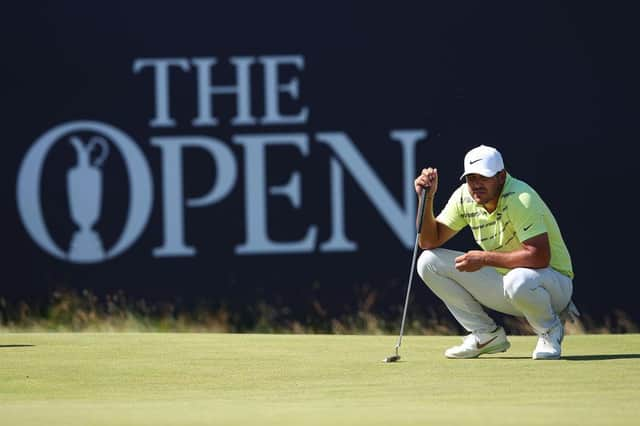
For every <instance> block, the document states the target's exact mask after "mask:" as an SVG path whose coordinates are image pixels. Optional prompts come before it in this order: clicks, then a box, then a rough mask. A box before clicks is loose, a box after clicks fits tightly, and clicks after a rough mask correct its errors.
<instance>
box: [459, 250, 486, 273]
mask: <svg viewBox="0 0 640 426" xmlns="http://www.w3.org/2000/svg"><path fill="white" fill-rule="evenodd" d="M484 257H485V256H484V251H482V250H471V251H468V252H466V253H465V254H463V255H462V256H458V257H456V269H457V270H458V271H461V272H475V271H477V270H478V269H480V268H482V267H483V266H484Z"/></svg>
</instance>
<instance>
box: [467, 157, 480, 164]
mask: <svg viewBox="0 0 640 426" xmlns="http://www.w3.org/2000/svg"><path fill="white" fill-rule="evenodd" d="M480 160H482V158H478V159H477V160H473V161H471V160H469V164H473V163H477V162H478V161H480Z"/></svg>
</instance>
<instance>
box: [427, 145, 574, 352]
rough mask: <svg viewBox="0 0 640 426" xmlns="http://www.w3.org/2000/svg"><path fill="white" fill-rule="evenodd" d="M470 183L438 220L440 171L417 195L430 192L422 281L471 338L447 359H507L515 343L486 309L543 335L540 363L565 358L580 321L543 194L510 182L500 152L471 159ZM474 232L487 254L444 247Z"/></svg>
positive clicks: (431, 171) (430, 172)
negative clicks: (567, 326)
mask: <svg viewBox="0 0 640 426" xmlns="http://www.w3.org/2000/svg"><path fill="white" fill-rule="evenodd" d="M461 179H465V181H466V182H465V183H463V184H462V185H460V186H459V187H458V189H456V190H455V191H454V192H453V194H452V195H451V197H450V198H449V201H448V202H447V204H446V206H445V207H444V209H443V210H442V212H441V213H440V214H439V215H438V217H434V214H433V198H434V196H435V194H436V192H437V190H438V170H437V169H435V168H426V169H423V170H422V173H421V174H420V176H418V177H417V178H416V180H415V187H416V192H418V195H420V193H421V191H422V188H423V187H430V191H429V194H428V197H427V201H426V207H425V209H424V218H423V225H422V231H421V233H420V241H419V243H420V247H421V248H422V249H424V250H425V251H423V252H422V254H421V255H420V258H419V260H418V264H417V268H418V274H419V275H420V277H421V278H422V280H423V281H424V282H425V283H426V284H427V286H428V287H429V288H430V289H431V290H432V291H433V292H434V293H435V294H436V296H438V297H439V298H440V299H442V301H443V302H444V303H445V305H446V306H447V308H448V309H449V311H451V313H452V314H453V316H454V317H455V318H456V320H457V321H458V322H459V323H460V324H461V325H462V326H463V327H464V328H465V329H466V330H468V331H469V332H471V334H469V335H468V336H466V337H465V338H464V340H463V343H462V344H461V345H460V346H454V347H452V348H449V349H447V350H446V351H445V356H446V357H448V358H475V357H477V356H479V355H482V354H487V353H489V354H490V353H497V352H504V351H506V350H507V349H509V347H510V346H511V344H510V343H509V341H508V340H507V336H506V334H505V331H504V329H503V328H502V327H500V326H497V325H496V323H495V322H494V320H493V319H492V318H491V317H490V316H489V315H488V314H487V313H486V312H485V310H484V308H483V307H487V308H490V309H492V310H494V311H498V312H502V313H505V314H509V315H515V316H520V317H524V318H526V319H527V321H528V322H529V324H530V325H531V327H532V328H533V330H534V331H535V332H536V334H537V335H538V343H537V345H536V347H535V349H534V351H533V354H532V357H533V359H558V358H560V354H561V344H562V339H563V337H564V319H565V318H571V319H572V320H573V319H574V318H575V316H576V315H579V314H578V311H577V309H576V308H575V305H574V304H573V303H572V301H571V295H572V292H573V284H572V279H573V270H572V266H571V258H570V256H569V251H568V250H567V247H566V245H565V243H564V241H563V240H562V235H561V234H560V229H559V228H558V224H557V223H556V220H555V218H554V217H553V214H552V213H551V211H550V210H549V208H548V207H547V205H546V204H545V203H544V201H542V199H541V198H540V196H539V195H538V194H537V193H536V191H535V190H534V189H533V188H531V187H530V186H529V185H528V184H526V183H525V182H523V181H521V180H518V179H516V178H515V177H513V176H511V175H510V174H509V173H507V171H506V170H505V168H504V163H503V160H502V156H501V155H500V153H499V152H498V151H497V150H496V149H494V148H492V147H489V146H485V145H481V146H478V147H476V148H474V149H472V150H471V151H469V152H468V153H467V155H466V156H465V158H464V174H463V175H462V176H461ZM466 225H469V227H470V228H471V231H472V232H473V237H474V238H475V240H476V242H477V243H478V245H479V246H480V247H481V248H482V250H471V251H468V252H466V253H463V252H458V251H454V250H448V249H444V248H440V247H441V246H442V245H443V244H444V243H446V242H447V241H448V240H449V239H450V238H451V237H453V236H454V235H455V234H456V233H457V232H458V231H460V230H461V229H462V228H464V227H465V226H466Z"/></svg>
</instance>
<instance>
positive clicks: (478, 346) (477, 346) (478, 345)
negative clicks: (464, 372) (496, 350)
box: [476, 336, 498, 349]
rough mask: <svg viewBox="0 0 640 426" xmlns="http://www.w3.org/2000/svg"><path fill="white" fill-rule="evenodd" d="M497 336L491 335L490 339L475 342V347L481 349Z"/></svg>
mask: <svg viewBox="0 0 640 426" xmlns="http://www.w3.org/2000/svg"><path fill="white" fill-rule="evenodd" d="M497 338H498V336H493V338H492V339H489V340H487V341H486V342H484V343H480V342H476V348H477V349H482V348H484V347H485V346H487V345H488V344H489V343H491V342H493V341H494V340H496V339H497Z"/></svg>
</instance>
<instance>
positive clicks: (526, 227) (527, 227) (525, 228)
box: [522, 223, 533, 231]
mask: <svg viewBox="0 0 640 426" xmlns="http://www.w3.org/2000/svg"><path fill="white" fill-rule="evenodd" d="M532 225H533V223H532V224H531V225H529V226H525V227H524V228H522V229H524V230H525V231H526V230H527V229H529V228H531V226H532Z"/></svg>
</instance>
